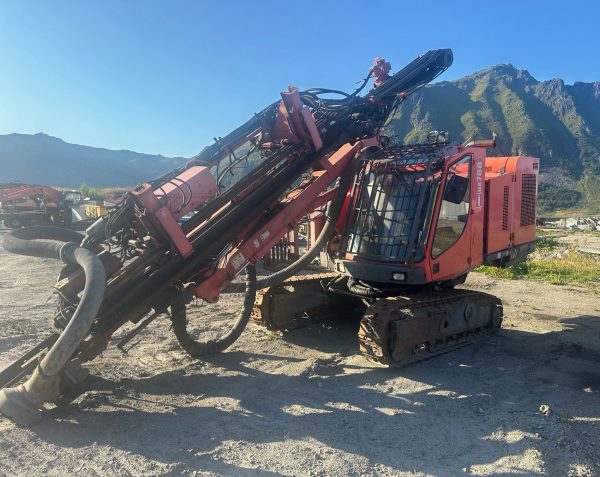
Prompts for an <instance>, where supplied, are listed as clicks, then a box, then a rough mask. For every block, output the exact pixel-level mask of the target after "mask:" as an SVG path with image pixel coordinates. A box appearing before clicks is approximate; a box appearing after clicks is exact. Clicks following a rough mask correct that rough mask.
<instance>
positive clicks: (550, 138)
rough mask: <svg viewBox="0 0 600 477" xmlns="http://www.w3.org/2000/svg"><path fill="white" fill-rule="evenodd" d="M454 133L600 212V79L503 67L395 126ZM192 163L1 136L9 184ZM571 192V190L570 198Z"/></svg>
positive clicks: (425, 92) (141, 173)
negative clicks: (492, 140)
mask: <svg viewBox="0 0 600 477" xmlns="http://www.w3.org/2000/svg"><path fill="white" fill-rule="evenodd" d="M431 130H440V131H448V132H449V135H450V141H451V142H458V141H465V140H467V139H469V138H476V139H484V138H489V137H491V136H492V134H493V133H496V134H497V136H498V137H497V148H496V150H495V151H490V153H491V154H493V155H513V154H528V155H533V156H537V157H540V158H541V172H542V174H541V183H542V185H541V188H540V199H541V204H542V205H543V206H545V207H548V208H550V209H551V208H556V207H567V208H568V207H576V206H584V207H588V208H589V207H591V208H596V209H598V210H600V197H598V191H600V180H599V177H600V81H593V82H583V81H575V82H574V83H573V84H566V83H565V82H564V81H563V80H562V79H561V78H552V79H549V80H544V81H538V80H537V79H536V78H534V77H533V76H532V75H531V74H530V73H529V71H527V70H525V69H520V68H517V67H515V66H514V65H512V64H510V63H506V64H498V65H495V66H491V67H488V68H485V69H482V70H480V71H476V72H474V73H471V74H469V75H467V76H464V77H462V78H459V79H456V80H452V81H439V82H437V83H434V84H431V85H428V86H426V87H425V88H422V89H421V90H419V91H417V92H416V93H414V94H412V95H411V96H410V97H409V98H408V99H407V100H406V101H404V102H403V103H402V104H401V105H400V107H399V108H398V110H397V111H396V113H395V114H394V115H393V116H392V118H391V119H390V122H389V124H388V126H387V131H386V132H387V133H388V134H393V135H396V136H398V137H399V139H400V141H401V142H405V143H418V142H424V141H425V140H426V137H427V134H428V133H429V132H430V131H431ZM185 160H186V159H185V158H181V157H165V156H162V155H153V154H143V153H137V152H134V151H128V150H112V149H107V148H99V147H90V146H84V145H78V144H71V143H68V142H65V141H63V140H62V139H60V138H55V137H53V136H48V135H47V134H44V133H38V134H34V135H28V134H19V133H13V134H7V135H0V165H1V166H2V167H1V168H0V182H10V181H14V180H17V181H21V182H30V183H31V182H39V183H44V184H51V185H57V186H63V187H78V186H79V185H81V184H82V183H86V184H88V185H89V186H92V187H118V186H133V185H135V184H137V183H139V182H143V181H145V180H149V179H152V178H154V177H156V176H159V175H161V174H162V173H164V172H166V171H169V170H171V169H173V168H174V167H177V166H179V165H180V164H182V163H183V162H184V161H185ZM565 191H566V192H565Z"/></svg>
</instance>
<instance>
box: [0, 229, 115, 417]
mask: <svg viewBox="0 0 600 477" xmlns="http://www.w3.org/2000/svg"><path fill="white" fill-rule="evenodd" d="M82 238H83V236H82V235H81V234H78V233H76V232H73V231H69V230H64V229H60V228H55V227H44V226H39V227H26V228H22V229H17V230H13V231H11V232H10V233H8V234H7V235H5V236H4V237H2V239H1V241H0V243H1V245H2V246H3V247H4V248H5V249H6V250H7V251H8V252H11V253H16V254H20V255H28V256H34V257H44V258H54V259H60V260H62V261H63V262H65V263H67V264H77V265H79V266H81V267H82V268H83V271H84V273H85V286H84V289H83V293H82V295H81V300H80V301H79V304H78V305H77V309H76V310H75V313H74V314H73V317H72V318H71V320H70V321H69V323H68V325H67V326H66V328H65V330H64V331H63V332H62V334H61V335H60V337H59V338H58V340H57V341H56V342H55V343H54V345H53V346H52V347H51V348H50V350H49V351H48V353H47V354H46V356H45V357H44V358H43V359H42V360H41V362H40V363H39V365H38V366H37V368H36V370H35V372H34V373H33V375H32V376H31V377H30V378H29V380H27V382H25V383H24V384H22V385H20V386H18V387H17V388H8V389H4V390H2V393H4V397H2V396H0V402H2V401H3V400H9V401H10V400H11V399H12V400H14V399H20V401H21V404H20V406H21V407H23V406H24V405H25V404H23V403H22V401H23V399H22V398H23V397H24V398H26V400H27V401H29V404H30V405H32V406H33V407H32V409H31V410H30V411H33V410H34V409H33V408H40V407H41V405H42V403H44V402H53V401H54V400H55V399H56V398H57V397H58V385H59V381H60V378H59V373H60V372H61V370H62V369H63V368H64V366H65V364H66V363H67V361H68V360H69V359H70V358H71V356H72V355H73V353H74V352H75V351H76V349H77V347H78V346H79V344H80V343H81V341H82V340H83V339H84V338H85V337H86V336H87V334H88V332H89V330H90V327H91V325H92V322H93V321H94V319H95V317H96V314H97V313H98V310H99V308H100V305H101V304H102V298H103V296H104V288H105V282H106V277H105V272H104V266H103V265H102V262H101V261H100V259H99V258H98V256H97V255H96V254H95V253H93V252H92V251H90V250H87V249H85V248H81V247H79V246H78V244H77V243H74V242H71V241H70V240H76V241H80V240H81V239H82ZM65 242H66V243H65ZM15 395H20V396H15ZM6 409H9V407H6V408H3V409H2V412H3V413H4V412H5V410H6Z"/></svg>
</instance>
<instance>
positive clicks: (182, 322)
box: [171, 265, 256, 358]
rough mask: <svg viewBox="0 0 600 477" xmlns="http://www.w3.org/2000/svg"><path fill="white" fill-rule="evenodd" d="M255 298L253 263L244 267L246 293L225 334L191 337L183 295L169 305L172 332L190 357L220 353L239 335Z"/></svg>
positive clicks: (244, 326) (246, 321) (248, 316)
mask: <svg viewBox="0 0 600 477" xmlns="http://www.w3.org/2000/svg"><path fill="white" fill-rule="evenodd" d="M255 298H256V268H255V267H254V265H248V266H247V267H246V295H245V297H244V304H243V305H242V310H241V311H240V314H239V315H238V317H237V319H236V321H235V323H234V324H233V326H232V327H231V329H230V330H229V332H228V333H227V334H225V335H224V336H222V337H219V338H217V339H215V340H208V341H200V340H196V339H194V338H192V336H191V335H190V334H189V333H188V330H187V324H188V323H187V312H186V306H185V305H186V301H187V300H186V299H185V297H184V295H182V296H181V299H180V300H179V301H177V302H175V303H174V304H173V305H172V306H171V322H172V323H173V332H174V333H175V337H176V338H177V341H178V342H179V345H180V346H181V347H182V348H183V349H184V350H185V351H186V352H187V353H188V354H189V355H190V356H191V357H192V358H200V357H202V356H206V355H209V354H216V353H220V352H221V351H224V350H226V349H227V348H229V347H230V346H231V345H232V344H233V343H235V341H236V340H237V339H238V338H239V337H240V335H241V334H242V331H244V328H246V325H247V324H248V320H249V319H250V315H251V314H252V308H253V306H254V300H255Z"/></svg>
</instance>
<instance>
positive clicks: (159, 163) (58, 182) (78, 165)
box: [0, 133, 186, 187]
mask: <svg viewBox="0 0 600 477" xmlns="http://www.w3.org/2000/svg"><path fill="white" fill-rule="evenodd" d="M185 160H186V159H185V158H182V157H166V156H162V155H160V154H145V153H139V152H135V151H129V150H126V149H121V150H114V149H108V148H102V147H92V146H85V145H80V144H72V143H69V142H66V141H64V140H63V139H60V138H57V137H54V136H50V135H48V134H45V133H37V134H21V133H11V134H4V135H0V165H1V166H2V167H1V168H0V182H11V181H19V182H24V183H41V184H50V185H55V186H60V187H79V186H80V185H81V184H84V183H85V184H87V185H89V186H92V187H126V186H134V185H136V184H138V183H139V182H143V181H145V180H149V179H152V178H154V177H156V176H159V175H161V174H163V173H165V172H167V171H169V170H171V169H173V168H175V167H177V166H179V165H181V164H182V163H183V162H184V161H185Z"/></svg>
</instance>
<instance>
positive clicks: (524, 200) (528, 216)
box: [521, 174, 536, 227]
mask: <svg viewBox="0 0 600 477" xmlns="http://www.w3.org/2000/svg"><path fill="white" fill-rule="evenodd" d="M535 189H536V175H535V174H523V179H522V184H521V227H526V226H528V225H533V224H535Z"/></svg>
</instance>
